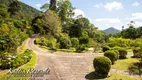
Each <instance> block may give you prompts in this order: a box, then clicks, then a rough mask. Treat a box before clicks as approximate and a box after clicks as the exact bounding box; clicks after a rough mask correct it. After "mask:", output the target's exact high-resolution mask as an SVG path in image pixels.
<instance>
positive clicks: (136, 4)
mask: <svg viewBox="0 0 142 80" xmlns="http://www.w3.org/2000/svg"><path fill="white" fill-rule="evenodd" d="M132 5H133V6H139V5H140V3H138V2H134V3H133V4H132Z"/></svg>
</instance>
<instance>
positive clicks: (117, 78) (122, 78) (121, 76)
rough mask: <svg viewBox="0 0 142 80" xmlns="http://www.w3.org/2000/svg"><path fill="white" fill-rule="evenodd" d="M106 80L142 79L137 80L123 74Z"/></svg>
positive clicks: (141, 79) (140, 79) (134, 79)
mask: <svg viewBox="0 0 142 80" xmlns="http://www.w3.org/2000/svg"><path fill="white" fill-rule="evenodd" d="M104 80H142V78H136V77H132V76H126V75H123V74H116V73H114V74H112V75H111V76H110V77H108V78H105V79H104Z"/></svg>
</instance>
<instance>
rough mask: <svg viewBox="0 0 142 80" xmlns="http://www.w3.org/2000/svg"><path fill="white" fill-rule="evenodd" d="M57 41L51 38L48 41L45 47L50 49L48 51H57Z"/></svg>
mask: <svg viewBox="0 0 142 80" xmlns="http://www.w3.org/2000/svg"><path fill="white" fill-rule="evenodd" d="M56 43H57V40H56V39H55V38H51V39H49V40H48V43H47V47H49V48H50V50H56V49H57V47H56V46H57V44H56Z"/></svg>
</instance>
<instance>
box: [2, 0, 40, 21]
mask: <svg viewBox="0 0 142 80" xmlns="http://www.w3.org/2000/svg"><path fill="white" fill-rule="evenodd" d="M0 3H1V4H5V5H6V6H8V7H10V9H11V11H13V12H14V13H15V11H17V10H18V9H20V11H19V12H16V14H14V15H12V17H13V18H14V19H18V20H20V19H24V20H28V21H30V20H32V19H33V18H34V17H36V16H38V15H39V14H40V13H41V12H40V11H38V10H37V9H35V8H33V7H31V6H29V5H27V4H25V3H22V2H20V1H17V0H0ZM15 3H16V4H15ZM17 3H18V5H17ZM13 5H14V6H13ZM11 6H12V7H11ZM18 6H19V7H18Z"/></svg>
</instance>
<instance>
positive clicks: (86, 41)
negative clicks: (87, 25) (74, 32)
mask: <svg viewBox="0 0 142 80" xmlns="http://www.w3.org/2000/svg"><path fill="white" fill-rule="evenodd" d="M89 43H90V39H89V37H86V36H83V37H80V38H79V44H80V45H82V44H84V45H86V47H89V46H90V44H89Z"/></svg>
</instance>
